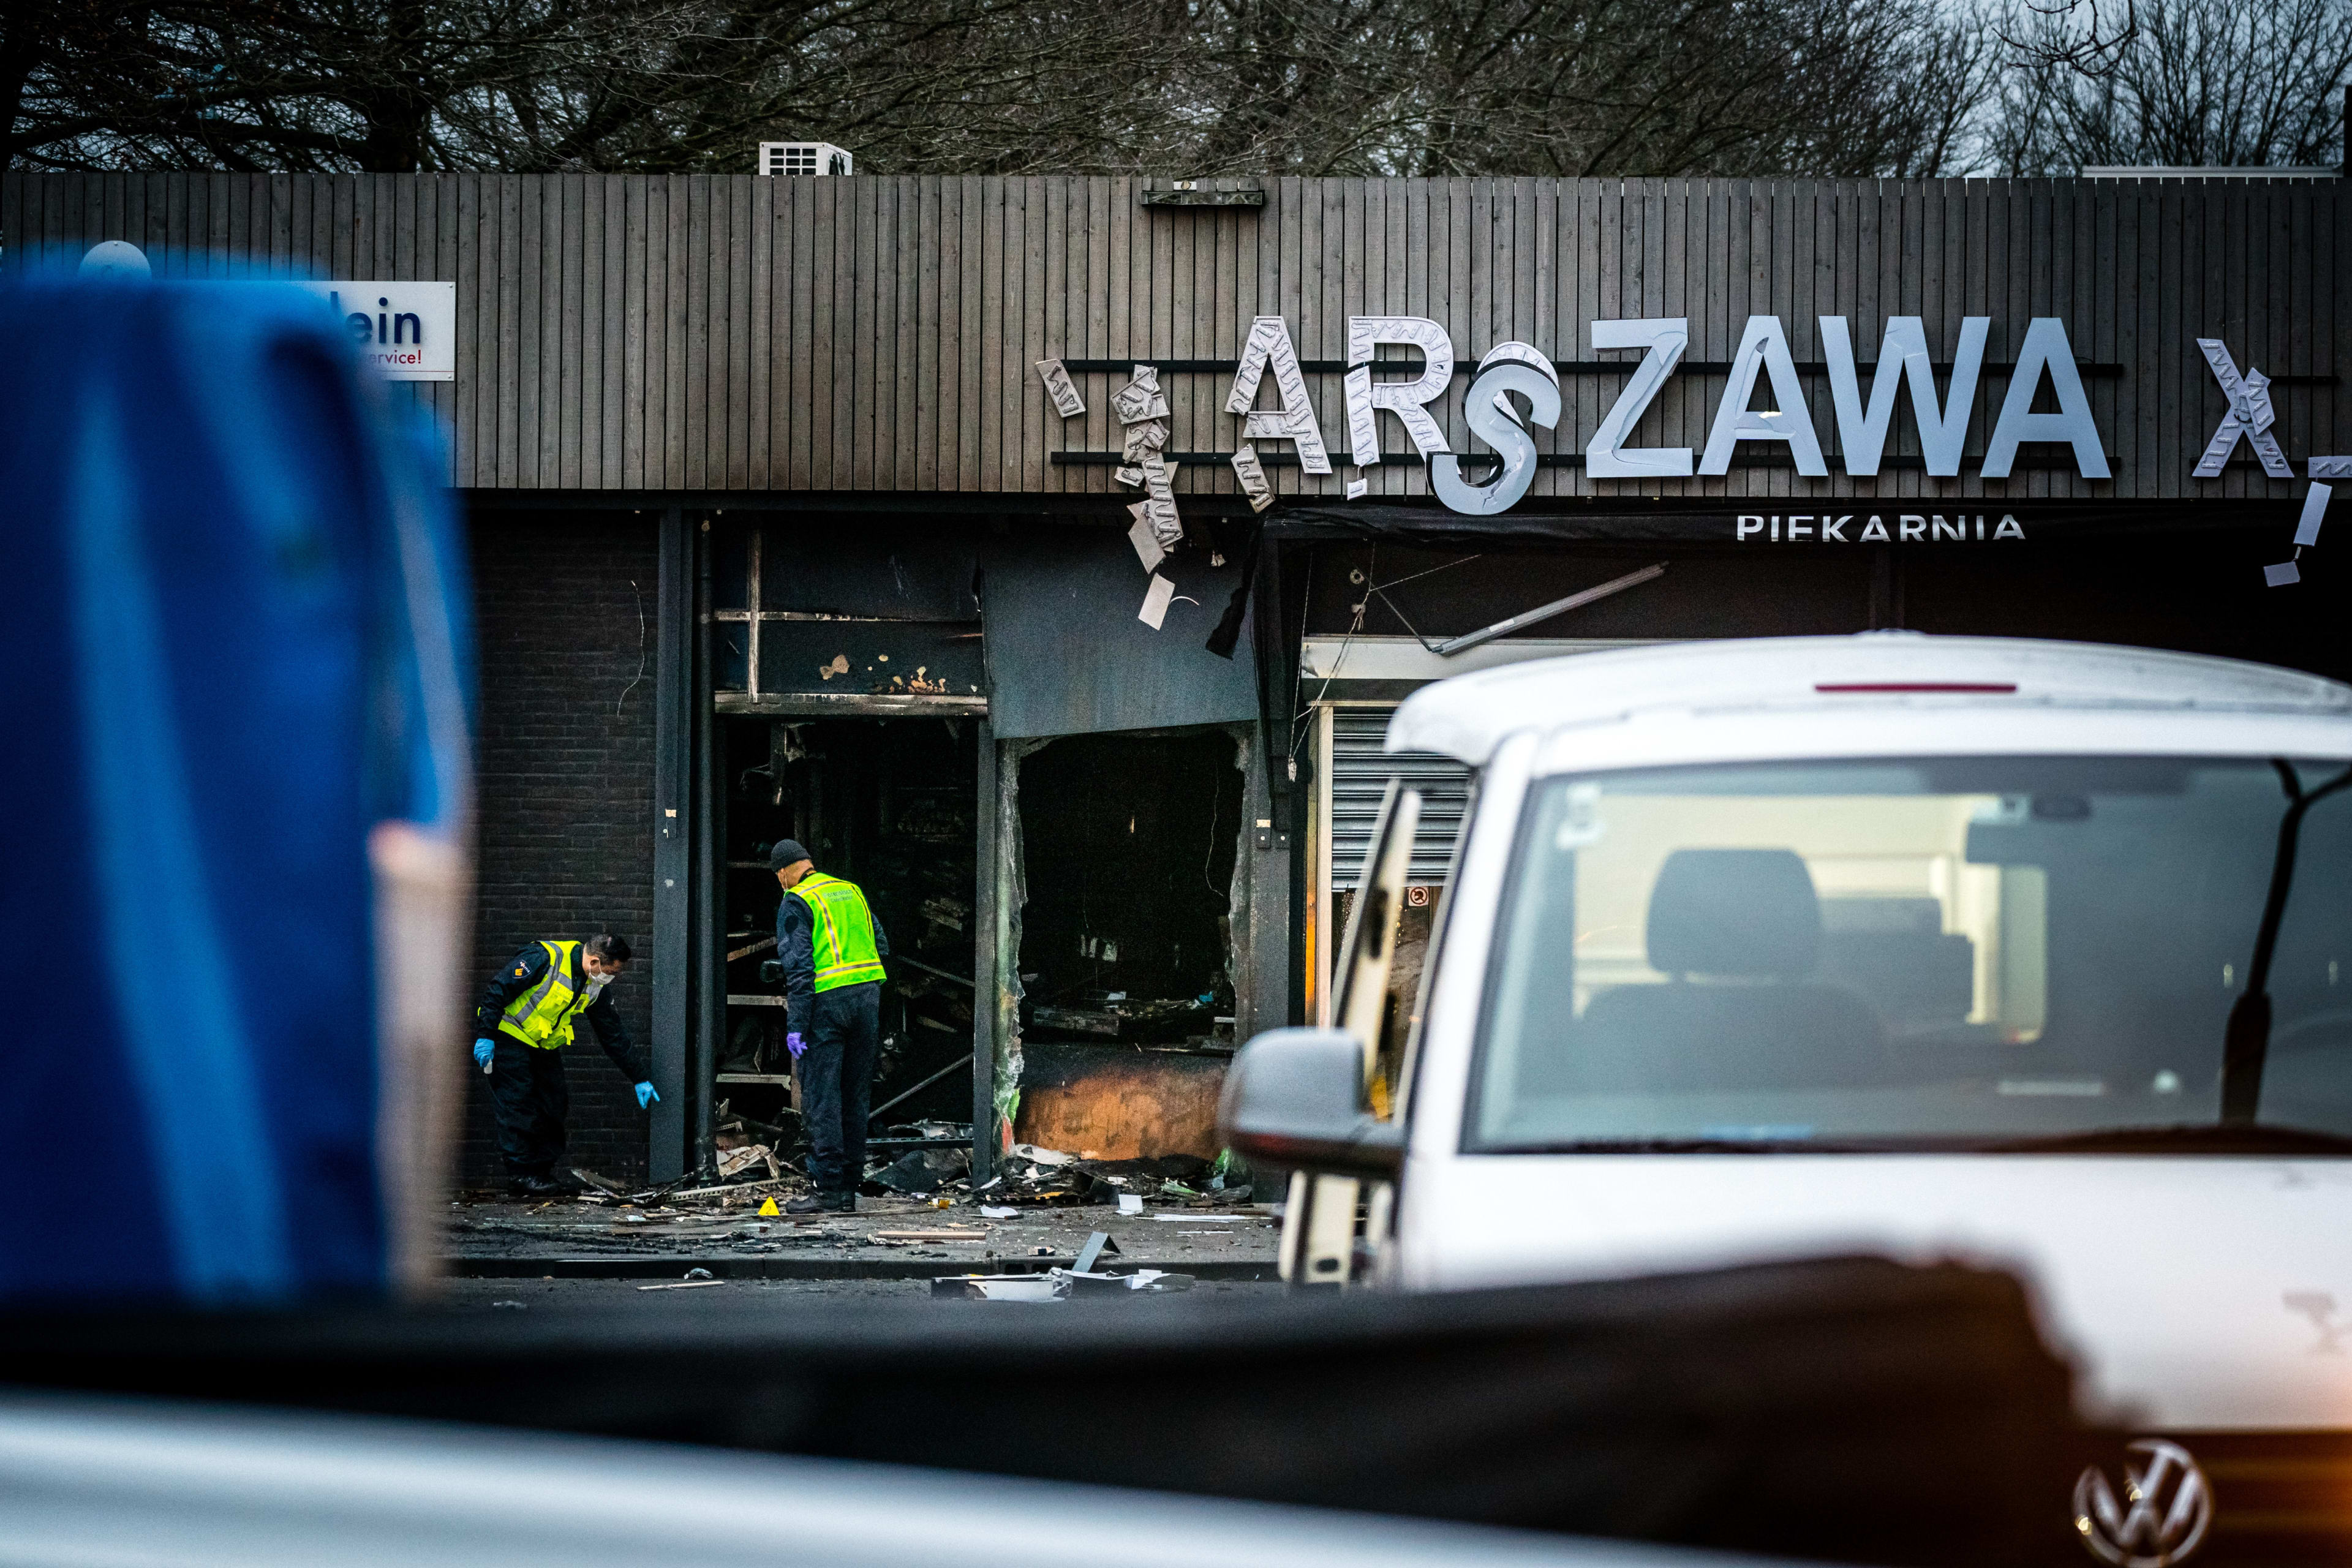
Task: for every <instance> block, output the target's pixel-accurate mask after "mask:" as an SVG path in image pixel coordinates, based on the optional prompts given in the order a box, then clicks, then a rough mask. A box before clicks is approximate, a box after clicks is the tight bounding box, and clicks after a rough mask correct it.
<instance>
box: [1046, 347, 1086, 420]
mask: <svg viewBox="0 0 2352 1568" xmlns="http://www.w3.org/2000/svg"><path fill="white" fill-rule="evenodd" d="M1037 374H1039V375H1040V376H1042V377H1044V378H1045V391H1046V393H1047V394H1048V395H1051V396H1052V398H1053V399H1054V406H1055V407H1056V408H1058V409H1060V410H1061V411H1062V417H1063V418H1065V419H1067V418H1070V417H1071V416H1074V415H1079V414H1084V413H1085V412H1086V411H1087V400H1086V399H1085V398H1083V397H1080V396H1079V395H1078V389H1077V388H1076V386H1073V385H1072V384H1070V373H1069V372H1068V371H1066V370H1065V369H1064V368H1063V367H1062V362H1061V361H1060V360H1057V359H1041V360H1039V361H1038V362H1037Z"/></svg>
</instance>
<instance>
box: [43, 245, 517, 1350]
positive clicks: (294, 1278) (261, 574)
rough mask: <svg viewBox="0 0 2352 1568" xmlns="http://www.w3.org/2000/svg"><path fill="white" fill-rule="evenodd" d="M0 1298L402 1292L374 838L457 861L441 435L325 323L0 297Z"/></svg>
mask: <svg viewBox="0 0 2352 1568" xmlns="http://www.w3.org/2000/svg"><path fill="white" fill-rule="evenodd" d="M0 342H6V343H7V344H8V345H9V350H10V363H11V366H12V369H11V373H10V374H9V375H8V376H7V377H6V378H5V382H0V495H5V497H6V498H7V505H8V515H9V527H8V530H7V534H6V541H7V542H6V546H5V548H6V551H7V563H8V575H7V582H6V589H7V592H8V594H9V598H10V602H9V604H8V607H7V611H6V614H5V616H0V656H5V662H0V668H5V671H6V675H7V679H6V683H5V692H0V727H5V733H6V735H7V742H6V745H5V751H0V836H5V837H0V864H5V867H6V868H7V872H6V877H5V883H0V917H5V919H0V931H5V934H6V939H7V942H8V943H9V945H10V947H11V949H12V952H11V954H10V964H9V966H10V968H11V969H12V970H13V971H14V972H15V973H16V974H17V976H18V977H19V978H18V983H17V984H16V987H15V988H14V994H13V995H12V996H11V998H10V1000H11V1003H12V1009H11V1011H12V1012H13V1013H14V1014H15V1015H16V1016H15V1018H14V1019H13V1020H12V1022H13V1023H14V1025H15V1026H14V1027H13V1028H12V1029H11V1031H10V1034H11V1041H10V1044H11V1047H12V1048H11V1051H10V1058H11V1066H12V1068H13V1069H14V1078H15V1082H14V1083H13V1084H12V1092H11V1093H10V1094H9V1095H8V1096H7V1097H6V1099H5V1101H0V1172H5V1186H6V1191H7V1194H8V1195H7V1198H6V1200H5V1202H0V1302H14V1303H24V1302H29V1301H33V1300H60V1299H76V1300H91V1299H119V1298H124V1297H143V1298H147V1299H150V1300H154V1299H163V1300H181V1301H186V1302H194V1303H212V1302H223V1301H253V1300H289V1299H293V1298H298V1297H302V1296H310V1295H316V1294H320V1293H323V1292H351V1291H376V1290H381V1289H383V1287H384V1285H385V1283H386V1281H387V1279H388V1278H389V1274H388V1270H389V1268H390V1263H389V1254H388V1248H389V1247H390V1245H391V1237H392V1234H393V1231H394V1220H393V1216H392V1215H390V1214H389V1213H388V1202H387V1190H386V1185H385V1181H384V1177H383V1157H382V1155H381V1153H380V1151H379V1141H380V1139H382V1138H384V1137H385V1134H384V1132H383V1129H381V1128H380V1127H379V1121H380V1117H379V1109H380V1106H379V1100H380V1090H381V1088H382V1085H381V1084H380V1072H381V1063H380V1060H379V1044H378V1028H379V1026H378V1017H379V1013H380V1010H381V1009H380V1008H379V1005H378V1000H379V999H378V997H377V995H376V976H375V963H376V961H377V953H378V948H379V943H378V940H377V937H378V933H377V932H376V931H374V929H373V925H374V921H373V910H372V900H373V891H372V881H371V869H370V861H369V854H368V837H369V833H370V830H371V829H372V828H373V827H375V826H377V825H378V824H381V823H386V822H406V823H410V824H415V825H418V826H420V827H422V828H423V829H424V830H425V831H426V832H427V833H429V834H437V835H442V836H446V837H453V838H460V839H462V836H463V833H464V819H465V816H466V814H467V811H468V809H469V805H468V801H469V794H470V788H471V784H470V778H469V774H468V767H469V763H468V755H469V750H470V740H469V737H470V731H471V728H472V716H471V701H472V698H471V692H472V690H473V668H472V658H473V655H472V646H471V628H470V621H469V615H468V610H467V605H468V602H469V601H468V593H467V585H466V582H465V574H464V563H463V556H462V548H461V541H460V537H459V534H458V531H457V520H456V518H455V516H454V514H453V512H452V510H451V508H450V506H449V504H448V500H447V498H446V493H445V491H444V490H443V489H442V488H441V486H440V483H439V480H438V478H437V475H438V473H439V471H440V469H439V461H440V460H439V457H438V452H437V444H436V439H435V437H433V435H432V433H431V432H430V431H429V430H428V429H425V428H423V427H422V425H421V421H420V420H419V418H418V417H417V416H415V414H414V413H413V412H410V411H408V410H405V409H403V410H399V411H397V412H396V411H395V409H394V405H393V401H392V398H391V396H390V395H389V393H388V390H387V389H386V388H385V387H384V386H383V384H380V383H374V382H371V381H363V380H362V372H361V371H360V369H359V367H358V364H357V363H356V361H355V360H354V358H353V356H352V352H351V347H350V344H349V343H348V342H345V341H344V340H343V339H342V337H341V334H340V333H339V332H338V331H336V330H335V326H334V323H333V321H332V320H331V317H330V316H329V315H328V313H327V312H326V311H325V310H323V309H322V308H321V306H320V303H319V301H318V300H315V299H313V298H311V297H310V296H308V295H306V294H303V293H300V292H299V291H298V290H295V289H290V288H278V287H275V286H270V285H263V284H171V283H146V282H137V281H108V280H101V281H86V282H70V281H55V282H42V281H35V282H26V283H18V284H15V285H12V286H9V287H7V288H5V289H0Z"/></svg>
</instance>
